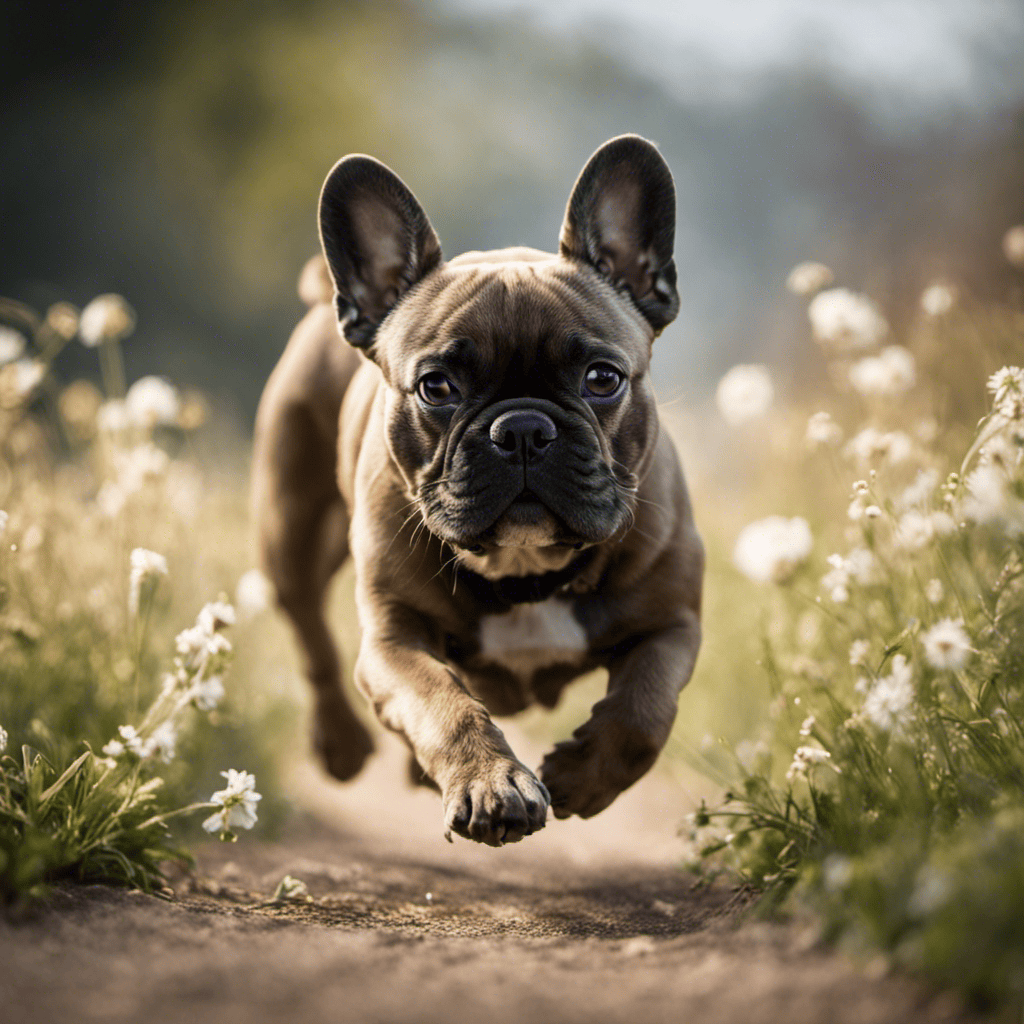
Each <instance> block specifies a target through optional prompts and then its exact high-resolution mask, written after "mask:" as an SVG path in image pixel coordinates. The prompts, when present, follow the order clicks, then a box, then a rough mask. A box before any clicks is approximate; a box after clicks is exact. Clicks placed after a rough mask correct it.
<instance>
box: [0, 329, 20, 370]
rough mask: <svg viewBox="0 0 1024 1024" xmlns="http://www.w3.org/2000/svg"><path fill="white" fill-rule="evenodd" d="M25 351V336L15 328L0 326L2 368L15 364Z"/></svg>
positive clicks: (0, 360)
mask: <svg viewBox="0 0 1024 1024" xmlns="http://www.w3.org/2000/svg"><path fill="white" fill-rule="evenodd" d="M24 351H25V335H24V334H22V333H21V331H16V330H15V329H14V328H13V327H3V326H0V366H3V365H4V364H5V363H13V362H14V360H15V359H17V358H18V357H19V356H20V355H21V353H22V352H24Z"/></svg>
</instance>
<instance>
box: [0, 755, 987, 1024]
mask: <svg viewBox="0 0 1024 1024" xmlns="http://www.w3.org/2000/svg"><path fill="white" fill-rule="evenodd" d="M521 746H522V744H521V743H520V744H517V748H518V747H521ZM401 757H402V755H401V752H400V751H398V750H396V749H394V748H393V747H389V748H388V749H387V750H386V751H385V753H384V755H383V756H381V757H379V758H378V759H377V760H376V762H375V763H374V764H373V765H372V766H371V769H370V771H369V772H367V773H366V776H365V777H364V778H362V779H360V780H359V781H358V782H357V783H355V784H354V785H351V786H349V787H340V786H334V785H332V784H330V783H328V782H326V781H324V780H322V779H321V778H319V776H318V775H317V773H316V772H315V770H314V769H313V768H312V767H310V766H307V767H305V768H303V769H302V770H300V772H299V774H298V777H297V779H296V780H295V786H296V792H298V793H300V794H301V800H300V803H301V805H302V810H301V811H300V813H299V814H298V815H297V816H296V818H297V820H296V823H295V824H294V825H293V826H292V827H291V828H290V830H289V834H288V836H287V839H286V841H285V842H282V843H280V844H273V845H272V844H259V843H255V842H252V841H249V842H247V841H246V839H245V837H243V838H242V840H241V841H240V842H239V843H238V844H237V845H235V846H222V845H220V844H216V843H208V844H206V845H204V846H202V847H201V848H200V850H199V870H198V872H197V873H196V875H195V876H193V877H182V878H180V879H178V880H176V884H175V895H174V897H173V899H171V900H169V901H167V900H161V899H157V898H155V897H150V896H146V895H143V894H141V893H133V892H125V891H120V890H114V889H109V888H106V887H102V886H90V887H71V886H68V887H62V888H60V889H59V890H58V891H57V892H56V893H55V894H54V896H53V899H52V900H51V902H50V904H49V905H48V906H47V907H46V908H45V909H43V910H42V911H41V912H40V913H38V914H36V915H35V916H33V917H32V918H30V919H29V920H27V921H23V922H20V923H11V922H3V921H0V1020H3V1021H4V1022H5V1024H29V1022H32V1024H47V1022H51V1021H53V1022H57V1021H60V1022H83V1024H84V1022H103V1024H119V1022H125V1024H128V1022H132V1024H134V1022H138V1021H147V1022H159V1024H162V1022H167V1024H171V1022H182V1024H186V1022H187V1024H206V1022H210V1024H213V1022H217V1024H235V1022H238V1024H243V1022H244V1024H263V1022H267V1024H270V1022H274V1024H277V1022H289V1024H292V1022H294V1024H305V1022H310V1024H312V1022H321V1021H323V1022H332V1024H339V1022H340V1024H344V1022H350V1021H351V1022H361V1024H362V1022H367V1024H369V1022H389V1024H398V1022H409V1024H430V1022H434V1021H437V1022H440V1021H445V1022H451V1021H458V1022H476V1021H484V1022H487V1024H504V1022H509V1024H512V1022H516V1024H526V1022H538V1024H540V1022H544V1024H549V1022H550V1024H555V1022H566V1024H569V1022H576V1021H579V1022H584V1021H585V1022H588V1024H593V1022H605V1021H607V1022H620V1021H621V1022H623V1024H626V1022H629V1024H637V1022H645V1024H646V1022H651V1024H654V1022H661V1021H666V1022H667V1021H673V1022H676V1021H686V1020H699V1021H701V1022H702V1024H717V1022H734V1021H735V1022H762V1021H763V1022H766V1024H768V1022H770V1024H779V1022H786V1024H797V1022H804V1021H806V1022H827V1021H844V1022H847V1021H848V1022H865V1024H867V1022H879V1024H882V1022H885V1024H889V1022H893V1021H900V1022H922V1024H923V1022H940V1021H943V1022H946V1021H950V1022H951V1021H967V1020H969V1019H971V1018H970V1017H969V1016H968V1015H967V1014H966V1013H965V1012H964V1011H963V1010H962V1008H961V1007H960V1006H959V1005H958V1003H957V1002H956V1000H955V999H953V998H952V997H950V996H949V995H948V994H937V993H935V992H932V991H929V990H928V989H927V988H926V987H925V986H923V985H922V984H920V983H919V982H917V981H915V980H914V979H911V978H907V977H902V976H898V975H893V974H888V973H885V972H884V970H883V969H881V965H880V963H879V962H878V961H874V962H869V963H866V964H865V963H856V962H854V961H852V960H849V959H847V958H846V957H845V956H844V955H843V954H841V953H839V952H837V951H834V950H829V949H827V948H825V947H824V946H822V945H821V944H820V943H819V942H818V941H816V936H815V932H814V929H813V925H812V924H810V923H808V922H789V923H785V924H778V923H766V922H763V921H757V920H753V919H751V918H750V915H749V914H745V913H744V910H745V908H746V906H747V904H748V902H749V900H748V897H747V896H746V894H744V893H743V892H741V891H737V890H734V889H730V888H728V887H723V886H718V887H706V886H701V885H698V884H696V883H695V879H694V878H693V877H691V876H689V875H687V874H685V873H684V872H682V871H681V870H680V868H679V861H680V856H681V852H682V844H681V841H680V840H679V839H678V838H677V836H676V828H677V824H678V819H679V817H680V794H679V788H678V785H676V784H674V783H669V781H668V780H667V779H666V778H664V777H659V776H657V775H653V776H652V777H650V778H649V779H647V780H644V782H642V783H641V784H639V785H638V786H637V787H634V790H633V791H631V792H630V793H628V794H626V795H625V796H624V797H623V798H621V799H620V801H619V802H618V803H617V804H616V805H614V806H613V807H612V808H610V809H609V810H608V811H606V812H605V813H604V814H602V815H600V816H599V817H598V818H595V819H593V820H592V821H589V822H581V821H571V822H567V823H563V822H556V821H551V822H550V823H549V825H548V827H547V829H546V830H545V831H544V832H543V833H540V834H538V835H536V836H531V837H528V838H527V839H526V840H524V841H523V842H522V843H520V844H517V845H516V846H510V847H505V848H504V849H501V850H491V849H489V848H486V847H479V846H476V845H474V844H470V843H464V842H456V844H455V845H449V844H447V843H446V842H444V840H443V839H442V837H441V835H440V832H441V828H440V811H439V804H438V801H437V798H436V796H434V795H433V794H431V793H428V792H425V791H411V790H409V789H408V788H406V784H405V781H404V771H403V769H402V761H401ZM285 874H291V875H293V876H295V877H297V878H300V879H302V880H303V881H304V882H306V884H307V885H308V887H309V892H310V895H311V899H310V900H309V901H308V902H307V901H293V902H287V903H278V904H274V903H271V902H269V900H268V897H269V895H270V894H271V893H272V892H273V890H274V888H275V886H276V885H277V883H278V882H279V881H280V879H281V878H282V877H283V876H284V875H285Z"/></svg>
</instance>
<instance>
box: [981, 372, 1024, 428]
mask: <svg viewBox="0 0 1024 1024" xmlns="http://www.w3.org/2000/svg"><path fill="white" fill-rule="evenodd" d="M988 389H989V391H991V392H992V406H993V408H994V409H995V410H996V412H998V413H1000V414H1001V415H1002V416H1004V417H1005V418H1006V419H1009V420H1016V419H1020V418H1021V412H1022V399H1024V370H1022V369H1021V368H1020V367H1019V366H1004V367H1003V368H1002V369H1001V370H996V372H995V373H993V374H992V376H991V377H989V379H988Z"/></svg>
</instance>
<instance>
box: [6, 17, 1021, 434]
mask: <svg viewBox="0 0 1024 1024" xmlns="http://www.w3.org/2000/svg"><path fill="white" fill-rule="evenodd" d="M0 109H2V110H3V124H4V128H3V131H2V132H0V239H2V244H0V294H3V295H7V296H10V297H13V298H16V299H19V300H22V301H24V302H27V303H28V304H30V305H31V306H33V307H34V308H37V309H45V308H46V307H47V306H48V305H49V304H50V303H51V302H53V301H55V300H57V299H67V300H71V301H72V302H75V303H77V304H79V305H82V304H84V303H85V302H87V301H88V300H89V299H90V298H91V297H92V296H94V295H95V294H97V293H100V292H108V291H115V292H120V293H121V294H123V295H126V296H127V297H128V298H129V299H130V301H131V302H132V303H133V305H134V306H135V307H136V309H137V310H138V311H139V328H138V330H137V332H136V334H135V336H134V337H133V338H132V339H131V341H130V342H129V343H128V345H127V346H126V351H125V359H126V362H127V370H128V374H127V376H128V379H129V381H131V380H134V379H136V378H138V377H139V376H141V375H143V374H146V373H157V374H163V375H167V376H168V377H170V378H172V379H173V380H175V381H176V382H177V383H179V384H181V385H197V386H200V387H202V388H203V389H204V390H205V391H206V392H207V394H208V395H209V396H210V397H211V399H212V400H213V405H214V407H215V408H216V409H218V410H221V411H223V412H225V413H226V414H227V415H230V416H231V417H233V418H234V419H235V420H236V422H237V423H238V425H239V426H240V427H241V429H242V430H243V432H244V431H247V430H248V429H249V424H250V423H251V418H252V413H253V411H254V409H255V404H256V401H257V399H258V395H259V391H260V388H261V386H262V383H263V381H264V380H265V379H266V376H267V374H268V372H269V371H270V369H271V367H272V366H273V364H274V362H275V360H276V358H277V356H278V354H279V353H280V351H281V349H282V347H283V344H284V342H285V340H286V337H287V334H288V332H289V330H290V328H291V326H292V324H293V323H294V321H295V319H296V316H297V315H298V314H299V312H300V309H301V306H300V303H299V301H298V299H297V297H296V292H295V281H296V276H297V273H298V271H299V269H300V267H301V266H302V264H303V262H304V260H305V259H306V258H307V257H308V256H309V255H310V254H311V253H312V252H314V251H315V247H316V234H315V206H316V197H317V193H318V189H319V186H320V184H321V182H322V180H323V178H324V175H325V173H326V171H327V170H328V169H329V167H330V166H331V164H332V163H333V162H334V161H335V160H336V159H337V158H338V157H340V156H342V155H344V154H345V153H348V152H352V151H362V152H368V153H372V154H374V155H376V156H378V157H379V158H381V159H383V160H384V161H385V162H387V163H388V164H389V165H391V166H392V167H393V168H394V169H395V170H396V171H397V172H398V173H399V174H400V175H401V176H402V177H403V178H404V179H405V180H406V181H407V182H408V184H409V185H410V186H411V187H412V188H413V190H414V191H415V192H416V193H417V195H418V196H419V197H420V199H421V201H422V202H423V204H424V206H425V208H426V209H427V211H428V213H429V215H430V216H431V218H432V220H433V221H434V224H435V226H436V228H437V230H438V233H439V235H440V237H441V239H442V243H443V245H444V248H445V251H446V252H447V253H449V254H455V253H457V252H460V251H462V250H464V249H467V248H489V247H493V246H500V245H505V244H510V243H522V244H527V245H534V246H537V247H540V248H551V247H553V246H554V245H555V244H556V242H557V235H558V227H559V224H560V220H561V215H562V210H563V206H564V203H565V200H566V198H567V196H568V193H569V189H570V187H571V185H572V182H573V180H574V178H575V175H576V174H577V173H578V171H579V169H580V167H581V166H582V165H583V163H584V161H585V160H586V158H587V156H588V155H589V154H590V153H591V152H592V151H593V149H594V148H596V146H598V145H599V144H600V143H601V142H603V141H604V140H605V139H606V138H608V137H610V136H612V135H615V134H618V133H620V132H624V131H635V132H639V133H641V134H643V135H645V136H647V137H649V138H652V139H654V140H656V141H657V142H658V144H659V145H660V146H661V148H662V151H663V152H664V154H665V156H666V157H667V159H668V161H669V164H670V165H671V166H672V169H673V171H674V173H675V175H676V181H677V185H678V192H679V221H678V235H677V244H676V258H677V262H678V265H679V270H680V282H681V290H682V295H683V307H682V312H681V314H680V317H679V320H678V321H677V323H676V324H674V325H673V326H672V327H671V328H670V329H669V331H667V332H666V334H665V336H664V338H663V339H662V340H661V341H660V342H659V343H658V346H657V353H656V384H657V387H658V391H659V395H660V396H661V398H662V399H663V401H666V402H668V401H672V400H677V399H678V400H681V401H682V402H683V403H684V404H685V405H687V406H693V405H695V404H699V403H701V402H703V401H704V400H706V399H707V397H708V396H709V395H710V393H711V392H712V390H713V385H714V382H715V381H716V380H717V379H718V377H719V376H720V374H721V372H722V371H723V370H724V369H725V368H727V367H728V366H729V365H731V364H732V363H734V362H737V361H750V360H755V359H768V360H770V361H772V362H773V364H774V365H775V367H776V370H777V374H778V379H780V380H781V381H782V382H783V384H784V385H785V381H786V378H787V375H788V377H789V378H790V379H792V378H799V376H800V375H801V373H802V372H803V363H804V355H803V353H805V352H806V349H805V348H803V347H802V346H803V344H804V340H805V337H804V336H805V333H806V329H805V327H804V326H803V320H804V307H803V304H802V303H800V302H798V301H796V300H794V298H793V297H792V296H786V295H785V293H784V291H783V289H782V287H781V285H782V282H783V281H784V280H785V276H786V273H787V271H788V270H789V268H790V267H791V266H792V265H793V264H794V263H796V262H797V261H799V260H801V259H805V258H816V259H821V260H823V261H824V262H826V263H828V264H829V265H830V266H832V267H833V268H834V269H835V270H836V272H837V275H838V277H839V279H840V280H842V281H844V282H845V283H847V284H849V285H850V286H852V287H855V288H858V289H864V290H867V291H869V292H870V293H871V294H872V295H873V296H874V297H875V298H876V299H877V300H879V301H881V302H882V303H883V305H884V307H885V308H886V310H887V313H888V316H889V318H890V320H891V322H892V323H893V324H894V326H895V327H897V329H898V328H899V325H900V323H901V318H903V317H906V316H909V315H910V311H911V310H912V309H913V308H915V306H916V302H917V297H918V295H919V294H920V290H921V287H922V286H923V285H924V284H925V283H927V281H929V280H931V279H933V278H936V277H943V276H944V277H948V278H951V279H953V280H955V281H957V282H958V283H959V284H960V286H961V287H963V288H966V289H969V290H970V291H972V292H973V293H974V294H981V295H984V294H986V293H994V294H999V295H1005V294H1006V292H1007V290H1008V289H1010V288H1011V287H1013V286H1014V285H1013V281H1014V276H1013V275H1014V271H1013V270H1012V268H1011V267H1009V265H1008V264H1006V262H1005V261H1004V260H1003V259H1002V255H1001V253H1000V250H999V239H1000V238H1001V236H1002V233H1003V232H1004V231H1005V229H1006V227H1007V226H1008V225H1010V224H1014V223H1018V222H1020V221H1022V220H1024V188H1022V187H1021V169H1022V167H1024V7H1022V5H1021V3H1020V2H1019V0H977V2H974V3H963V2H960V0H885V2H866V0H849V2H830V3H827V4H822V3H816V2H813V0H773V2H758V3H752V2H744V0H719V2H716V3H714V4H696V3H674V2H671V0H634V2H633V3H631V4H621V3H612V2H610V0H566V2H560V3H550V2H546V0H438V2H433V3H428V2H426V0H420V2H416V0H405V2H381V0H376V2H372V3H369V2H344V0H331V2H321V0H293V2H250V3H244V4H243V3H240V2H230V0H177V2H173V3H167V2H162V3H161V2H153V0H77V2H75V3H41V2H39V0H5V3H3V4H2V5H0ZM1016 280H1017V281H1018V282H1019V275H1017V277H1016ZM798 327H799V329H797V328H798ZM57 369H58V370H59V372H60V373H61V375H62V376H64V378H65V379H66V380H70V379H73V378H75V377H79V376H83V375H85V376H88V375H90V374H94V373H95V372H96V367H95V360H94V356H93V354H92V353H90V352H88V351H86V350H85V349H82V348H81V347H80V346H69V347H68V348H67V349H66V350H65V352H63V353H62V354H61V356H60V360H59V363H58V367H57Z"/></svg>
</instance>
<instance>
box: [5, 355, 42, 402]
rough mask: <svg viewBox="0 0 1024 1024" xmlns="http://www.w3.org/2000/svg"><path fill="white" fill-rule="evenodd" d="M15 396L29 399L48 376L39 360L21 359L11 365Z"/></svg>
mask: <svg viewBox="0 0 1024 1024" xmlns="http://www.w3.org/2000/svg"><path fill="white" fill-rule="evenodd" d="M10 370H11V378H12V383H13V387H14V391H15V394H17V395H18V397H19V398H27V397H28V396H29V395H30V394H32V392H33V391H35V389H36V388H37V387H39V385H40V384H42V382H43V378H44V377H45V376H46V367H45V366H44V365H43V364H42V363H41V362H39V360H38V359H19V360H17V362H14V363H11V364H10Z"/></svg>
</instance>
